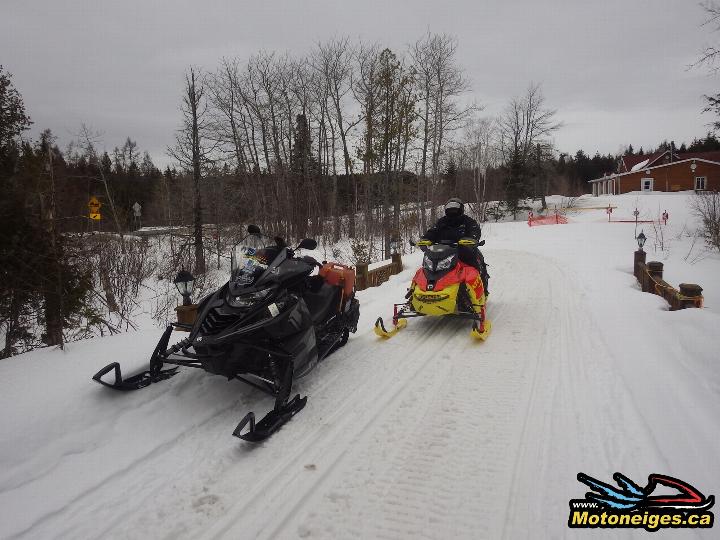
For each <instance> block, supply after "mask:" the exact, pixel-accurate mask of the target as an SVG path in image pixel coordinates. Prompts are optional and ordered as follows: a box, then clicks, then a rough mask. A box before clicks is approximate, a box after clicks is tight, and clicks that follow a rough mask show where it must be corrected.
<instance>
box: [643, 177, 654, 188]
mask: <svg viewBox="0 0 720 540" xmlns="http://www.w3.org/2000/svg"><path fill="white" fill-rule="evenodd" d="M654 183H655V180H653V179H652V178H643V179H642V180H640V191H652V190H653V184H654Z"/></svg>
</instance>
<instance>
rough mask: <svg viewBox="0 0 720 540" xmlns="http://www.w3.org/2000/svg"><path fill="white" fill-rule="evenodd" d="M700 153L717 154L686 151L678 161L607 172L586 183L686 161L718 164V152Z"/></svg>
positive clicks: (719, 162)
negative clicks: (714, 156) (710, 155)
mask: <svg viewBox="0 0 720 540" xmlns="http://www.w3.org/2000/svg"><path fill="white" fill-rule="evenodd" d="M700 154H713V155H717V156H718V157H717V158H716V159H706V158H704V157H695V153H690V152H688V153H684V154H679V155H678V157H680V158H682V159H680V160H678V161H673V162H672V163H662V164H660V165H651V164H650V163H648V166H647V167H643V168H641V169H638V170H637V171H628V172H622V173H613V174H608V175H606V176H601V177H600V178H593V179H592V180H588V183H592V182H601V181H603V180H612V179H613V178H619V177H621V176H627V175H628V174H636V173H639V172H643V171H644V170H646V169H648V170H653V169H661V168H662V167H672V166H675V165H679V164H680V163H687V162H688V161H702V162H703V163H709V164H710V165H718V166H720V152H698V153H697V155H698V156H699V155H700ZM633 157H634V156H633ZM640 157H643V156H640ZM645 159H647V158H645ZM641 161H642V160H641ZM641 161H638V163H640V162H641ZM655 161H656V162H657V160H655Z"/></svg>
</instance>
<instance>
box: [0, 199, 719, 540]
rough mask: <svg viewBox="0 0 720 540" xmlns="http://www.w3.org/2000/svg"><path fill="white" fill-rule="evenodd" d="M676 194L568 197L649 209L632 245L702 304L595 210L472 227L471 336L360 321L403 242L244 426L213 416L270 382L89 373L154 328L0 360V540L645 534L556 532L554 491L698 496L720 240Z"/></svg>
mask: <svg viewBox="0 0 720 540" xmlns="http://www.w3.org/2000/svg"><path fill="white" fill-rule="evenodd" d="M689 197H690V195H689V194H683V193H680V194H653V195H640V194H628V195H623V196H614V197H610V196H608V197H600V198H592V197H584V198H582V199H580V200H578V201H577V204H578V205H579V206H606V205H607V204H608V203H612V204H613V205H615V206H617V207H618V208H617V209H616V210H615V211H614V213H613V219H615V220H619V219H632V211H633V210H634V209H635V208H636V207H637V208H638V209H639V210H640V212H641V215H640V219H653V218H655V219H657V218H658V217H659V215H660V214H661V213H662V212H663V210H668V212H669V213H670V220H669V222H668V226H667V228H666V229H665V231H664V250H662V251H661V250H660V249H659V248H658V249H657V250H656V247H655V244H657V243H658V242H657V240H656V238H655V234H654V233H653V231H652V226H651V225H650V224H645V225H642V226H641V227H642V228H643V229H644V232H645V234H646V235H647V236H648V237H649V240H648V242H647V244H646V251H648V261H651V260H659V261H662V262H664V263H665V279H666V280H667V281H668V282H670V283H671V284H673V285H677V284H678V283H680V282H689V283H698V284H700V285H701V286H702V287H703V288H704V289H705V291H704V294H705V304H706V307H705V309H702V310H696V309H689V310H684V311H678V312H670V311H668V309H667V304H666V303H665V301H664V300H663V299H662V298H660V297H658V296H654V295H651V294H646V293H642V292H641V291H640V290H639V287H638V285H637V283H636V280H635V278H634V276H633V274H632V271H633V251H634V250H635V249H636V248H637V245H636V243H635V238H634V236H635V235H634V232H635V224H634V223H608V222H607V216H606V214H605V212H604V211H602V210H586V211H577V212H570V213H568V214H567V216H568V219H569V221H570V223H569V224H567V225H554V226H538V227H532V228H530V227H528V226H527V223H525V222H517V223H492V224H487V225H486V226H485V227H484V230H483V237H484V238H485V239H486V242H487V244H486V246H485V248H484V253H485V257H486V260H487V261H488V263H489V264H490V265H491V266H490V274H491V276H492V277H491V281H490V291H491V296H490V303H489V308H488V313H489V317H490V319H491V320H492V322H493V332H492V334H491V335H490V337H489V339H488V340H487V341H486V342H484V343H479V342H474V341H472V340H471V339H472V338H471V337H470V334H469V330H470V329H469V327H468V324H467V323H462V322H460V321H455V320H429V319H427V320H422V319H416V320H411V321H410V322H409V324H408V327H407V329H405V330H403V331H402V332H401V333H400V334H398V335H397V336H396V337H394V338H393V339H392V340H389V341H380V340H379V339H378V338H377V337H376V336H375V335H374V333H373V332H372V324H373V322H374V320H375V318H376V317H377V316H379V315H383V316H386V317H389V316H390V315H391V313H392V302H393V301H400V300H401V299H402V297H403V295H404V293H405V290H406V287H407V284H408V283H409V281H410V279H411V277H412V275H413V273H414V271H415V268H417V267H418V266H419V264H420V262H421V258H420V254H419V253H414V254H412V255H409V256H406V257H405V258H404V263H405V265H406V270H405V271H404V272H403V273H402V274H400V275H398V276H394V277H392V278H391V280H390V282H388V283H386V284H385V285H383V286H382V287H379V288H375V289H370V290H367V291H363V292H361V293H359V298H360V302H361V308H360V309H361V318H360V329H359V331H358V333H357V334H355V335H354V336H352V337H351V339H350V341H349V343H348V345H347V346H346V347H345V348H343V349H341V350H340V351H339V352H337V353H336V354H334V355H333V356H331V357H330V358H328V359H327V361H325V362H324V363H322V364H321V365H320V366H318V368H317V369H316V370H315V371H314V372H313V373H311V374H310V375H309V376H308V377H306V378H304V379H302V380H301V381H300V382H299V383H298V384H297V385H296V389H297V391H299V392H301V393H302V394H307V395H308V396H309V399H308V404H307V406H306V408H305V409H304V410H303V411H302V412H301V413H300V414H299V415H298V416H296V417H295V418H294V419H293V420H292V421H291V422H290V423H288V424H287V425H286V426H285V427H283V429H282V430H280V431H279V432H278V433H277V434H275V435H274V436H273V437H271V438H270V439H268V440H267V441H266V442H264V443H262V444H260V445H251V444H249V443H245V442H243V441H240V440H239V439H236V438H234V437H232V436H231V432H232V430H233V428H234V427H235V425H236V424H237V422H238V421H239V420H240V419H241V418H242V416H243V415H244V414H245V413H246V412H247V411H248V410H255V411H256V412H264V411H266V410H269V409H270V407H271V403H272V400H271V399H270V398H269V397H267V396H263V395H262V394H261V393H259V392H258V391H255V390H251V389H249V388H248V387H246V386H245V385H243V384H241V383H240V382H238V381H232V382H228V381H226V380H225V379H223V378H221V377H216V376H211V375H207V374H205V373H204V372H201V371H196V370H189V369H188V370H185V371H183V372H182V373H181V374H180V375H178V376H176V377H174V378H173V379H172V380H170V381H168V382H165V383H162V384H157V385H152V386H151V387H149V388H146V389H144V390H141V391H138V392H134V393H128V394H124V393H120V392H113V391H111V390H107V389H105V388H102V387H101V386H99V385H97V384H95V383H93V382H92V381H91V380H90V377H91V375H92V374H93V373H95V372H96V371H97V370H98V369H99V368H100V367H102V366H104V365H105V364H107V363H108V362H111V361H120V362H121V363H122V365H123V369H124V370H125V371H126V372H129V371H131V370H132V369H133V368H140V367H143V365H144V363H145V362H147V359H148V357H149V355H150V353H151V352H152V349H153V348H154V346H155V343H156V341H157V339H158V338H159V337H160V331H158V330H157V329H156V328H152V327H149V326H148V327H146V328H144V329H142V330H140V331H137V332H132V333H128V334H124V335H119V336H114V337H108V338H103V339H94V340H88V341H84V342H77V343H72V344H70V345H68V347H67V348H66V350H65V351H64V352H63V351H58V350H50V349H46V350H39V351H34V352H32V353H28V354H24V355H21V356H18V357H14V358H11V359H8V360H3V361H2V362H0V381H1V382H0V385H1V389H2V391H1V392H0V409H1V410H2V416H1V417H0V433H2V444H1V445H0V538H3V539H15V538H18V539H20V538H22V539H46V538H67V539H86V538H103V539H108V538H123V539H126V538H131V539H141V538H142V539H147V538H152V539H165V538H166V539H178V538H182V539H198V538H208V539H210V538H230V539H239V538H311V539H312V538H323V539H343V538H352V539H365V538H369V539H372V538H388V539H394V538H403V539H415V538H433V539H435V538H438V539H440V538H442V539H444V538H468V539H470V538H472V539H476V538H489V539H495V538H508V539H515V538H578V537H588V538H610V537H613V538H615V537H621V538H623V537H637V538H642V537H646V535H648V534H649V533H648V532H646V531H644V530H636V531H627V530H626V531H621V530H613V531H602V530H596V531H590V530H587V531H573V530H571V529H568V528H567V524H566V523H567V519H568V501H569V499H572V498H582V497H583V495H584V493H585V491H586V489H585V486H583V485H582V484H580V483H579V482H578V481H577V480H576V475H577V473H578V472H584V473H587V474H589V475H590V476H593V477H596V478H598V479H602V480H606V481H609V480H610V478H611V476H612V474H613V473H614V472H615V471H620V472H622V473H623V474H625V475H626V476H629V477H630V478H632V479H634V480H636V481H637V482H639V483H642V484H644V481H645V479H646V478H647V476H648V475H649V474H650V473H661V474H667V475H670V476H674V477H676V478H680V479H682V480H684V481H686V482H689V483H690V484H693V485H694V486H695V487H697V488H698V489H700V490H701V491H702V492H703V493H704V494H705V495H710V494H715V495H716V496H718V495H720V467H718V466H717V463H716V459H717V456H718V455H720V436H718V433H720V417H719V416H718V414H717V413H718V405H719V402H720V367H719V364H718V358H720V354H718V351H720V332H719V330H720V256H719V255H718V254H717V253H714V254H713V253H710V252H707V251H705V250H704V247H703V246H702V241H701V240H697V241H694V240H693V238H692V233H693V232H694V230H695V229H696V228H697V224H696V220H695V218H693V217H692V216H691V214H690V211H689V208H688V199H689ZM180 337H182V336H179V337H178V339H179V338H180ZM716 527H717V526H716ZM656 534H658V535H659V537H663V538H666V537H667V538H670V537H672V538H695V537H701V538H713V537H715V538H716V537H717V531H714V530H706V531H692V530H672V531H660V532H659V533H656Z"/></svg>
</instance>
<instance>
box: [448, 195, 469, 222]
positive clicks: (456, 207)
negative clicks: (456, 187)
mask: <svg viewBox="0 0 720 540" xmlns="http://www.w3.org/2000/svg"><path fill="white" fill-rule="evenodd" d="M464 213H465V203H463V202H462V199H458V198H457V197H453V198H452V199H450V200H448V202H446V203H445V215H446V216H448V217H458V216H462V215H463V214H464Z"/></svg>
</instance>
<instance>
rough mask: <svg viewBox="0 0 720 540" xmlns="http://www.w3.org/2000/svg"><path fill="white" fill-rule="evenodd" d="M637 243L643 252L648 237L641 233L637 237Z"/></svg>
mask: <svg viewBox="0 0 720 540" xmlns="http://www.w3.org/2000/svg"><path fill="white" fill-rule="evenodd" d="M636 240H637V243H638V247H639V248H640V251H642V250H643V246H644V245H645V240H647V237H646V236H645V233H644V232H642V231H640V234H638V235H637V238H636Z"/></svg>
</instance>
